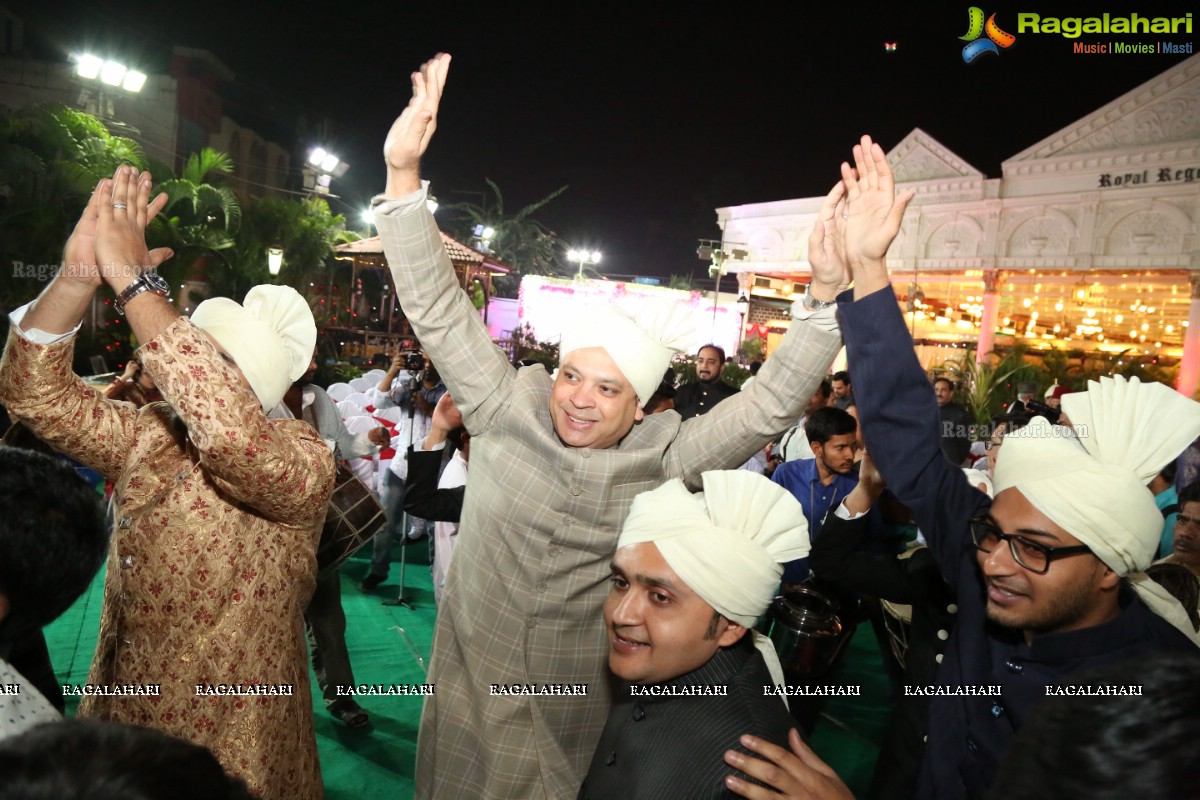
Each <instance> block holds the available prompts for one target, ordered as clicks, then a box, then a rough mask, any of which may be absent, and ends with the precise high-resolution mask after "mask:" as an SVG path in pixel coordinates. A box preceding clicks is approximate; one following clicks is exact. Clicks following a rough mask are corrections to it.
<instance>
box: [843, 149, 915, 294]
mask: <svg viewBox="0 0 1200 800" xmlns="http://www.w3.org/2000/svg"><path fill="white" fill-rule="evenodd" d="M842 183H844V184H845V185H846V205H845V208H844V211H843V221H844V234H843V239H844V242H845V254H846V260H847V261H848V262H849V266H850V269H851V271H852V273H853V277H854V282H855V296H856V297H862V296H864V295H865V294H869V293H870V292H872V291H875V290H876V289H879V288H881V286H882V285H885V284H886V283H887V268H886V265H885V263H884V256H885V255H886V254H887V250H888V247H889V246H890V245H891V243H892V241H893V240H894V239H895V238H896V234H897V233H899V232H900V220H901V219H902V218H903V217H904V209H905V208H907V207H908V203H909V201H910V200H912V198H913V195H914V194H915V192H914V191H913V190H911V189H909V190H907V191H905V192H904V193H903V194H901V195H900V196H898V197H897V196H896V181H895V178H894V177H893V175H892V168H891V166H890V165H889V164H888V162H887V156H885V155H884V152H883V148H882V147H880V146H879V145H878V144H876V143H874V142H872V141H871V137H870V136H863V137H862V141H861V142H860V143H859V144H856V145H855V146H854V167H853V168H851V166H850V165H849V164H847V163H845V162H843V163H842ZM860 282H861V283H862V284H863V285H862V286H860V285H859V284H860Z"/></svg>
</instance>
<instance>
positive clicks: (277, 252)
mask: <svg viewBox="0 0 1200 800" xmlns="http://www.w3.org/2000/svg"><path fill="white" fill-rule="evenodd" d="M282 268H283V248H282V247H280V246H279V245H272V246H270V247H268V248H267V269H268V270H270V272H271V277H272V278H278V277H279V270H280V269H282Z"/></svg>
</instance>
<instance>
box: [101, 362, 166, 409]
mask: <svg viewBox="0 0 1200 800" xmlns="http://www.w3.org/2000/svg"><path fill="white" fill-rule="evenodd" d="M104 396H105V397H107V398H108V399H109V400H125V401H127V402H130V403H133V404H134V405H135V406H137V407H138V408H141V407H142V406H144V405H146V404H148V403H157V402H159V401H160V400H162V399H163V396H162V393H161V392H159V391H158V387H157V386H155V385H154V379H153V378H151V377H150V376H149V375H148V374H147V373H146V370H144V369H142V362H141V361H140V360H138V357H137V356H136V355H135V356H134V357H133V358H131V359H129V361H128V362H127V363H126V364H125V371H124V372H123V373H121V374H120V375H119V376H117V377H116V378H113V382H112V384H111V385H110V386H109V387H108V388H107V389H105V390H104Z"/></svg>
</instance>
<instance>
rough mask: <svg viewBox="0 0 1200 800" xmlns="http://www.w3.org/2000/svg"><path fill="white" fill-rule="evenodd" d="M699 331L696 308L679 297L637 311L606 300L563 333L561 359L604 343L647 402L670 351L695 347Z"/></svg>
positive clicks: (626, 377)
mask: <svg viewBox="0 0 1200 800" xmlns="http://www.w3.org/2000/svg"><path fill="white" fill-rule="evenodd" d="M695 336H696V327H695V325H694V324H693V323H692V319H691V312H690V311H689V310H688V308H687V307H686V306H683V305H681V304H679V303H673V302H668V301H665V300H647V301H645V302H644V303H643V304H642V305H640V306H639V308H638V309H637V311H636V313H635V312H632V311H627V310H625V309H623V308H620V307H619V306H614V305H604V306H600V307H598V308H589V309H587V310H586V311H584V313H583V314H582V315H581V316H580V318H579V319H578V320H576V321H575V322H574V323H573V324H572V326H571V329H570V330H569V331H567V332H566V333H564V334H563V337H562V343H561V344H560V345H559V348H558V349H559V363H560V364H561V363H562V361H563V359H565V358H566V357H567V355H568V354H569V353H572V352H574V351H576V350H582V349H584V348H586V347H600V348H603V349H604V350H605V352H607V353H608V355H609V357H610V358H612V360H613V362H615V363H616V365H617V368H618V369H620V370H621V372H622V373H623V374H624V376H625V380H627V381H629V383H630V385H631V386H633V391H634V392H635V393H636V394H637V397H638V401H639V402H640V403H641V405H643V406H644V405H646V403H647V402H648V401H649V400H650V398H651V397H652V396H653V395H654V391H655V390H656V389H657V388H658V386H659V384H660V383H662V379H663V374H664V373H665V372H666V371H667V367H668V366H669V365H670V363H671V357H672V356H674V355H675V354H676V353H681V352H683V351H684V350H685V349H686V348H688V347H690V346H691V344H692V342H693V340H694V339H695Z"/></svg>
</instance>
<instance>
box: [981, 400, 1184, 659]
mask: <svg viewBox="0 0 1200 800" xmlns="http://www.w3.org/2000/svg"><path fill="white" fill-rule="evenodd" d="M1062 406H1063V412H1064V413H1065V414H1066V415H1067V417H1068V418H1069V419H1070V420H1071V424H1072V425H1073V426H1074V427H1075V430H1076V431H1077V432H1078V435H1077V436H1073V435H1064V434H1065V433H1066V429H1065V428H1062V427H1059V426H1053V425H1051V424H1050V423H1049V422H1047V421H1046V419H1045V418H1043V417H1035V418H1034V420H1033V421H1032V422H1031V423H1030V424H1029V425H1027V426H1026V427H1024V428H1021V429H1018V430H1016V431H1013V432H1012V433H1009V434H1007V435H1005V437H1004V449H1003V450H1002V451H1001V453H1000V457H999V458H997V460H996V476H995V488H996V494H997V495H999V494H1000V493H1001V492H1003V491H1005V490H1006V489H1010V488H1015V489H1017V490H1019V491H1020V492H1021V494H1023V495H1024V496H1025V497H1026V498H1027V499H1028V500H1029V502H1031V503H1032V504H1033V505H1034V506H1036V507H1037V509H1038V510H1039V511H1041V512H1042V513H1043V514H1045V515H1046V516H1047V517H1049V518H1050V519H1051V520H1052V521H1053V522H1054V523H1055V524H1056V525H1058V526H1059V527H1061V528H1063V529H1064V530H1066V531H1067V532H1068V533H1070V534H1071V535H1072V536H1074V537H1075V538H1076V539H1078V540H1079V541H1080V542H1082V543H1084V544H1086V545H1087V546H1088V547H1090V548H1091V549H1092V552H1093V553H1095V554H1096V557H1097V558H1099V559H1100V560H1101V561H1103V562H1104V563H1105V564H1106V565H1108V567H1109V568H1110V569H1112V570H1113V571H1114V572H1116V573H1117V574H1118V575H1122V576H1124V577H1126V578H1127V579H1128V580H1129V582H1130V583H1131V584H1132V585H1133V587H1134V589H1135V590H1136V591H1137V593H1138V596H1139V598H1140V599H1141V600H1142V602H1144V603H1145V604H1146V605H1147V606H1148V607H1149V608H1150V609H1151V610H1153V611H1154V612H1155V613H1156V614H1158V615H1160V616H1162V617H1163V618H1164V619H1166V620H1167V621H1168V622H1170V623H1171V624H1173V625H1175V627H1177V628H1179V629H1180V630H1181V631H1183V632H1184V633H1185V634H1187V635H1188V636H1189V638H1190V639H1191V640H1192V641H1193V642H1196V643H1197V644H1198V645H1200V638H1198V637H1197V634H1196V631H1195V630H1194V629H1193V628H1192V626H1191V624H1190V623H1189V622H1188V620H1187V615H1186V614H1185V613H1184V611H1183V607H1182V606H1181V605H1180V604H1179V602H1178V601H1177V600H1175V598H1174V597H1173V596H1171V595H1170V594H1168V593H1167V591H1166V590H1165V589H1163V588H1162V587H1160V586H1159V585H1158V584H1157V583H1154V582H1153V581H1152V580H1150V579H1149V578H1147V577H1146V575H1145V573H1144V572H1143V570H1144V569H1145V568H1146V567H1147V566H1149V565H1150V562H1151V561H1152V560H1153V559H1154V555H1155V553H1156V552H1157V549H1158V542H1159V538H1160V536H1161V533H1162V524H1163V522H1162V514H1161V513H1160V512H1159V510H1158V508H1157V507H1156V506H1155V504H1154V496H1153V495H1152V494H1151V493H1150V490H1149V489H1148V488H1147V487H1146V484H1147V483H1149V481H1150V479H1151V478H1153V477H1154V476H1155V475H1157V474H1158V473H1159V471H1160V470H1161V469H1162V468H1163V467H1164V466H1166V465H1167V464H1168V463H1170V462H1171V461H1173V460H1174V459H1175V458H1176V457H1177V456H1178V455H1179V454H1180V453H1181V452H1183V450H1184V448H1186V447H1187V446H1188V445H1189V444H1190V443H1191V442H1192V441H1194V440H1195V439H1196V437H1197V436H1198V435H1200V403H1196V402H1194V401H1192V400H1189V399H1188V398H1186V397H1184V396H1183V395H1181V394H1179V393H1178V392H1175V391H1173V390H1172V389H1170V388H1169V387H1167V386H1164V385H1163V384H1159V383H1142V382H1141V381H1139V380H1138V379H1137V378H1132V379H1128V380H1127V379H1125V378H1123V377H1116V378H1101V379H1100V381H1099V382H1096V381H1091V382H1090V383H1089V384H1088V390H1087V391H1086V392H1077V393H1074V394H1068V395H1066V396H1064V397H1063V398H1062Z"/></svg>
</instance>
